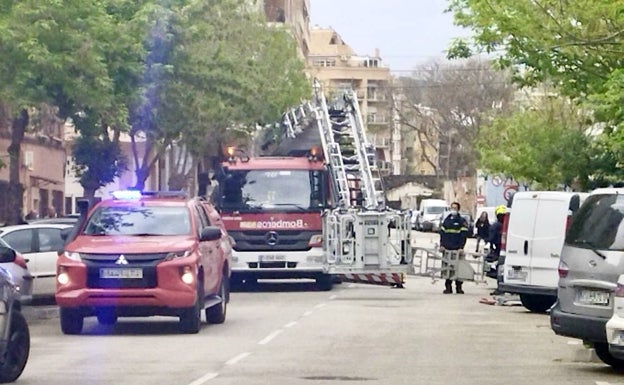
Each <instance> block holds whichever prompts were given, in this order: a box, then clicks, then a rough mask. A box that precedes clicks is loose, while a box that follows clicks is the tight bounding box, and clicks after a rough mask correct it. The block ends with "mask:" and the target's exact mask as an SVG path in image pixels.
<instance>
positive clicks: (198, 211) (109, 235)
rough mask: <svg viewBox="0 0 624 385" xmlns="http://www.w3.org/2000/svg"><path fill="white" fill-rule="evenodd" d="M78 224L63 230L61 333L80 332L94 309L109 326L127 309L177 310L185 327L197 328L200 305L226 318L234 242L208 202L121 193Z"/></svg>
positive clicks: (213, 318)
mask: <svg viewBox="0 0 624 385" xmlns="http://www.w3.org/2000/svg"><path fill="white" fill-rule="evenodd" d="M84 209H85V208H83V210H84ZM74 230H77V231H74ZM74 230H72V229H67V230H65V231H64V236H65V237H66V239H67V244H66V245H65V252H64V254H63V255H61V256H59V258H58V262H57V273H58V274H57V290H56V295H55V298H56V303H57V304H58V305H59V308H60V321H61V330H62V331H63V333H65V334H78V333H80V332H81V331H82V327H83V322H84V318H85V317H90V316H96V317H97V319H98V322H100V323H101V324H108V325H110V324H114V323H115V322H117V318H118V317H124V316H129V317H132V316H152V315H164V316H174V317H178V318H179V322H180V323H179V325H180V329H181V330H182V331H183V332H185V333H197V332H198V331H199V329H200V327H201V312H202V310H203V311H205V316H206V321H207V322H208V323H217V324H218V323H223V322H224V321H225V317H226V309H227V303H228V301H229V296H230V294H229V290H230V281H229V280H230V274H231V272H230V260H231V254H232V243H231V238H230V237H229V236H228V234H227V232H226V230H225V227H224V226H223V223H222V222H221V218H220V216H219V213H218V212H217V211H216V209H215V208H214V207H213V206H212V205H211V204H210V203H208V202H207V201H204V200H202V199H200V198H192V199H188V198H186V197H185V196H184V195H183V194H180V193H171V192H169V193H168V192H162V193H159V192H155V193H151V194H149V195H145V194H142V193H141V192H139V191H122V192H117V193H116V194H114V198H112V199H107V200H103V201H101V202H99V203H97V204H96V205H95V206H94V207H93V208H91V209H90V210H89V211H88V213H87V214H86V215H85V219H84V220H81V222H80V223H79V224H78V226H77V228H76V229H74Z"/></svg>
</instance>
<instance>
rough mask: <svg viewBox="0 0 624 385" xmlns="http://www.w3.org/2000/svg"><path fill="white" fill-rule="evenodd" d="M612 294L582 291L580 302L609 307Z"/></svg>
mask: <svg viewBox="0 0 624 385" xmlns="http://www.w3.org/2000/svg"><path fill="white" fill-rule="evenodd" d="M609 297H610V294H609V293H607V292H606V291H598V290H580V292H579V298H578V301H579V302H580V303H582V304H585V305H601V306H607V305H609Z"/></svg>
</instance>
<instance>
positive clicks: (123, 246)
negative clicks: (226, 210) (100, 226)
mask: <svg viewBox="0 0 624 385" xmlns="http://www.w3.org/2000/svg"><path fill="white" fill-rule="evenodd" d="M194 246H195V239H194V238H193V237H191V236H180V235H175V236H163V235H159V236H129V235H120V236H101V235H100V236H91V235H79V236H78V237H76V239H74V240H73V241H71V242H70V243H69V244H68V245H67V246H66V247H65V249H66V250H67V251H72V252H78V253H92V254H108V253H111V254H116V253H126V254H149V253H164V252H168V251H181V250H190V249H192V248H193V247H194Z"/></svg>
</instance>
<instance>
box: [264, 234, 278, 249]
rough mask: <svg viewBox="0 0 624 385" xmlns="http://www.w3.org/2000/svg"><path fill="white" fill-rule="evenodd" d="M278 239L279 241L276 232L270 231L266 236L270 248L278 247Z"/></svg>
mask: <svg viewBox="0 0 624 385" xmlns="http://www.w3.org/2000/svg"><path fill="white" fill-rule="evenodd" d="M277 239H278V236H277V233H276V232H275V231H269V232H268V233H266V235H265V236H264V240H265V241H266V243H267V245H269V246H275V245H277Z"/></svg>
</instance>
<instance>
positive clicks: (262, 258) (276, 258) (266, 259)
mask: <svg viewBox="0 0 624 385" xmlns="http://www.w3.org/2000/svg"><path fill="white" fill-rule="evenodd" d="M285 260H286V256H285V255H261V256H260V262H275V261H285Z"/></svg>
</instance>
